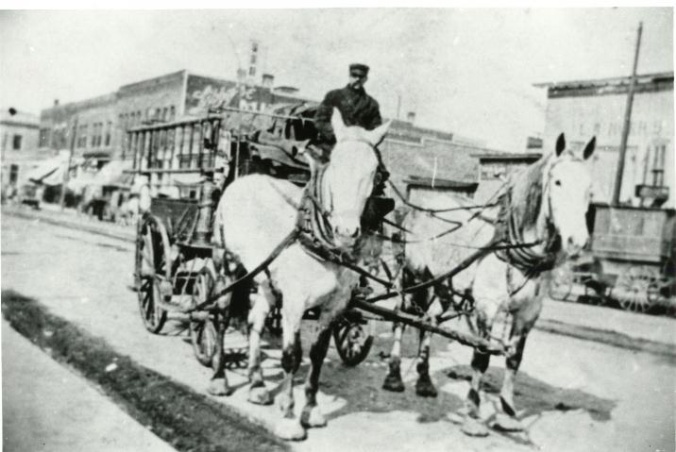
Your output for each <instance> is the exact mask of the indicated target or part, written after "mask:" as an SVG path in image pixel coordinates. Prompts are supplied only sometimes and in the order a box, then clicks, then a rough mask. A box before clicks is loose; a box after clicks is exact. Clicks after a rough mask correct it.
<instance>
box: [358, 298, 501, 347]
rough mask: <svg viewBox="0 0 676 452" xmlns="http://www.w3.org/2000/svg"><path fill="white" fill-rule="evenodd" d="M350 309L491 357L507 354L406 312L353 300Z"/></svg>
mask: <svg viewBox="0 0 676 452" xmlns="http://www.w3.org/2000/svg"><path fill="white" fill-rule="evenodd" d="M350 307H352V308H358V309H361V310H363V311H366V312H370V313H372V314H376V315H379V316H381V317H383V318H384V319H386V320H392V321H397V322H401V323H403V324H405V325H409V326H413V327H415V328H418V329H420V330H424V331H428V332H430V333H435V334H438V335H440V336H444V337H446V338H448V339H453V340H456V341H458V342H460V343H461V344H463V345H469V346H471V347H474V348H476V349H478V350H480V351H482V352H486V353H489V354H491V355H502V354H504V353H505V348H504V347H503V346H502V345H496V344H492V343H490V342H489V341H487V340H485V339H482V338H480V337H477V336H474V335H471V334H466V333H463V332H461V331H453V330H449V329H447V328H442V327H440V326H435V325H432V324H430V323H429V322H426V321H424V320H422V319H421V318H419V317H416V316H413V315H411V314H407V313H405V312H401V311H395V310H393V309H388V308H384V307H382V306H378V305H375V304H371V303H368V302H365V301H363V300H352V303H351V305H350Z"/></svg>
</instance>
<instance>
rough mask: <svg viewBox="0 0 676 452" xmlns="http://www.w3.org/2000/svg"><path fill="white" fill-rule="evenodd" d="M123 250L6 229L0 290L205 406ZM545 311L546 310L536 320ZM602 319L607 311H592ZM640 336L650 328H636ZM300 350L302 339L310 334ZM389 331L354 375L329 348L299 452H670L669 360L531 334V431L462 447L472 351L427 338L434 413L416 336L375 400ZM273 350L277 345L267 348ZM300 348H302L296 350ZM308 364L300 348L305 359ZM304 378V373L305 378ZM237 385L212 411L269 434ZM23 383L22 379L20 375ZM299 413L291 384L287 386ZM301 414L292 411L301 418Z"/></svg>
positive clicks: (195, 375)
mask: <svg viewBox="0 0 676 452" xmlns="http://www.w3.org/2000/svg"><path fill="white" fill-rule="evenodd" d="M132 271H133V246H132V245H130V244H128V243H125V242H122V241H119V240H115V239H111V238H105V237H101V236H96V235H92V234H89V233H85V232H76V231H72V230H69V229H66V228H62V227H58V226H54V225H46V224H43V223H41V222H39V221H29V220H24V219H17V218H12V217H9V216H5V217H4V218H3V221H2V289H3V291H5V290H10V289H11V290H13V291H15V292H17V293H19V294H21V295H24V296H26V297H31V298H35V299H37V300H39V301H40V302H41V303H42V304H44V305H46V306H47V307H48V308H49V310H50V311H51V312H52V313H54V314H56V315H58V316H61V317H63V318H65V319H67V320H68V321H70V322H73V323H74V324H76V325H78V326H80V327H82V328H83V329H85V330H86V331H88V332H89V333H91V334H92V335H94V336H98V337H101V338H103V339H104V340H105V341H106V342H107V343H108V344H109V345H110V346H112V347H113V348H114V349H115V350H116V351H118V352H119V353H121V354H124V355H128V356H130V357H132V358H133V359H134V360H135V361H136V362H138V363H140V364H141V365H143V366H145V367H147V368H150V369H152V370H154V371H156V372H159V373H161V374H163V375H166V376H169V377H171V378H172V379H174V380H175V381H177V382H179V383H182V384H184V385H187V386H189V387H190V388H192V389H193V390H194V391H198V392H200V393H204V391H205V388H206V385H207V381H208V378H209V370H208V369H206V368H204V367H202V366H200V364H198V362H197V361H196V360H195V358H194V357H193V354H192V349H191V347H190V345H189V343H188V342H187V335H186V333H185V331H184V330H183V329H182V328H181V327H180V326H181V325H179V324H177V323H175V322H174V323H173V324H172V325H170V326H173V329H171V332H170V333H168V334H166V335H162V336H153V335H151V334H149V333H148V332H146V331H145V329H144V328H143V326H142V324H141V320H140V318H139V315H138V309H137V302H136V295H135V293H133V292H131V291H130V290H129V287H128V286H129V285H130V284H131V283H132ZM545 309H546V307H545ZM597 312H598V314H597V315H603V311H602V310H600V311H597ZM642 321H644V322H650V319H646V318H642ZM304 329H305V331H304V336H305V338H307V337H308V336H309V334H310V332H311V330H312V322H309V321H308V322H306V324H305V326H304ZM389 330H390V329H389V325H388V324H385V323H379V324H378V327H377V337H376V341H375V344H374V347H373V349H372V351H371V353H370V355H369V357H368V358H367V360H366V361H365V362H364V363H362V364H361V365H359V366H358V367H356V368H346V367H344V366H343V365H342V364H341V363H340V359H339V358H338V356H337V353H336V352H335V350H334V349H333V348H332V349H331V350H330V352H329V356H328V360H327V363H326V364H325V367H324V370H323V373H322V378H321V394H320V398H319V404H320V406H321V407H322V408H323V409H324V412H325V414H327V417H328V421H329V424H328V427H326V428H324V429H319V430H311V431H310V432H309V436H308V439H307V440H306V441H305V442H303V443H297V444H293V445H292V448H293V449H295V450H298V451H310V450H313V451H314V450H322V451H346V450H357V451H360V450H363V451H373V450H388V451H413V450H416V451H418V450H425V451H437V450H445V451H454V450H457V451H474V450H476V451H486V450H495V451H532V450H545V451H594V450H598V451H607V450H613V451H632V452H633V451H658V450H659V451H672V450H674V447H675V446H674V382H675V381H676V363H675V362H674V361H673V360H672V359H670V358H667V357H664V356H660V355H654V354H648V353H644V352H637V351H629V350H623V349H620V348H617V347H612V346H609V345H604V344H599V343H594V342H590V341H585V340H580V339H573V338H570V337H565V336H559V335H553V334H548V333H544V332H540V331H535V332H533V333H532V334H531V336H530V338H529V342H528V345H527V346H526V352H525V358H524V361H523V364H522V367H521V372H520V374H519V377H518V378H517V382H516V403H517V406H518V408H519V409H520V410H523V411H522V413H521V414H522V416H523V418H524V420H525V424H526V425H527V426H528V430H527V432H526V433H523V434H515V435H508V434H505V433H499V432H494V431H493V432H492V433H491V435H490V436H488V437H487V438H480V439H477V438H469V437H466V436H465V435H463V434H462V433H461V432H460V429H459V427H458V426H457V425H455V424H453V423H452V422H450V420H449V419H448V418H447V415H448V414H449V413H451V412H453V411H454V410H456V409H458V408H459V407H460V406H461V405H462V402H463V400H464V397H465V394H466V393H467V390H468V387H469V383H468V381H467V380H468V378H469V376H470V370H469V362H470V356H471V353H470V350H469V349H467V348H466V347H463V346H460V345H457V344H449V343H448V342H447V341H445V340H442V339H440V338H436V339H435V341H434V344H433V357H432V360H431V363H432V366H433V368H432V371H433V374H432V378H433V379H434V381H435V382H436V384H437V387H438V389H439V390H440V391H439V392H440V394H439V397H438V398H436V399H420V398H417V397H416V396H415V393H414V388H413V384H414V382H415V378H416V372H415V368H414V366H412V365H411V363H412V358H413V357H414V356H415V351H416V335H415V334H414V333H413V332H410V331H409V332H408V333H407V335H406V337H405V347H404V353H403V354H404V356H405V357H406V359H405V360H404V362H403V366H402V371H403V373H404V379H405V382H406V384H407V388H406V392H404V393H403V394H391V393H387V392H384V391H383V390H381V388H380V387H381V385H382V382H383V379H384V377H385V373H386V368H387V363H386V361H385V360H384V359H383V358H382V355H383V354H384V353H387V352H389V346H390V339H389V336H390V333H389ZM268 342H269V343H270V344H272V345H274V343H275V340H274V339H270V338H268ZM305 344H307V340H305ZM272 345H271V346H270V347H268V349H267V356H268V359H266V373H267V375H269V376H270V377H271V379H272V380H277V378H278V376H279V373H280V371H281V369H280V365H279V353H278V351H277V350H275V349H274V347H272ZM304 348H305V351H307V349H308V347H307V346H305V347H304ZM492 364H493V367H492V370H490V371H489V374H488V378H487V379H486V382H487V384H486V386H485V390H486V395H485V397H484V400H487V401H488V402H487V403H485V407H486V410H487V413H486V414H487V415H488V414H490V411H491V410H492V409H493V408H492V405H493V404H494V403H495V401H496V396H495V394H496V393H497V391H498V390H499V385H500V383H501V381H502V369H503V360H502V359H496V358H494V359H493V360H492ZM304 368H305V367H304ZM244 376H245V372H244V370H243V369H235V370H234V371H232V372H231V377H232V378H231V380H232V382H233V383H234V384H236V385H237V384H240V389H239V390H237V391H236V392H235V393H234V394H233V395H232V396H231V397H229V398H226V399H222V403H226V404H229V405H231V406H233V407H235V408H236V409H238V410H241V411H242V412H243V413H245V414H246V415H247V416H248V417H250V418H251V419H254V420H256V422H259V423H261V424H263V425H265V426H272V425H274V423H275V421H276V420H278V419H279V414H278V412H277V410H276V409H275V408H274V407H257V406H253V405H250V404H248V403H247V402H246V387H241V385H243V383H244ZM26 378H30V375H27V376H26ZM297 390H298V403H297V404H298V405H300V407H302V400H303V395H302V386H301V381H298V384H297ZM300 407H299V408H300Z"/></svg>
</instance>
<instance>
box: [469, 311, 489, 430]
mask: <svg viewBox="0 0 676 452" xmlns="http://www.w3.org/2000/svg"><path fill="white" fill-rule="evenodd" d="M490 330H491V328H490V325H489V324H488V323H487V322H486V321H485V320H484V319H482V318H477V331H478V332H479V335H480V336H481V337H483V338H486V339H487V338H488V336H489V334H490ZM490 360H491V355H489V354H488V353H481V352H480V351H478V350H474V353H473V354H472V380H471V383H470V389H469V392H468V394H467V400H466V402H465V409H466V410H467V413H466V414H465V420H464V422H463V424H462V431H463V433H465V434H466V435H469V436H487V435H488V428H487V427H486V425H485V424H484V423H483V421H482V420H481V414H480V407H481V396H480V391H481V381H482V379H483V376H484V373H486V370H487V369H488V364H489V363H490Z"/></svg>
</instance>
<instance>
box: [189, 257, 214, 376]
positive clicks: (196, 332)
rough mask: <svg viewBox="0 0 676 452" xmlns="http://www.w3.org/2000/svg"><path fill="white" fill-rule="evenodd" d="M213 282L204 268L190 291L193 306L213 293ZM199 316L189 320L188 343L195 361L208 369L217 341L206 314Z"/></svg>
mask: <svg viewBox="0 0 676 452" xmlns="http://www.w3.org/2000/svg"><path fill="white" fill-rule="evenodd" d="M215 282H216V278H215V277H214V274H213V271H212V270H210V269H209V268H207V267H204V268H203V269H202V270H201V271H200V272H199V273H198V275H197V280H196V281H195V283H194V286H193V291H192V300H193V306H197V305H199V304H200V303H202V302H204V301H206V300H207V299H208V298H209V297H210V296H211V295H212V294H213V293H214V285H215ZM199 314H205V317H198V318H192V317H191V319H190V325H189V330H190V342H191V343H192V348H193V351H194V352H195V358H197V361H199V363H200V364H202V365H203V366H206V367H210V366H211V360H212V359H213V357H214V353H216V341H217V340H218V337H217V332H216V325H215V324H214V319H213V318H212V316H211V315H210V314H209V313H208V312H205V311H201V312H200V313H199Z"/></svg>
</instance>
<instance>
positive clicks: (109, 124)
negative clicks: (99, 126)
mask: <svg viewBox="0 0 676 452" xmlns="http://www.w3.org/2000/svg"><path fill="white" fill-rule="evenodd" d="M112 128H113V123H112V121H108V123H107V124H106V146H110V134H111V130H112Z"/></svg>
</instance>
